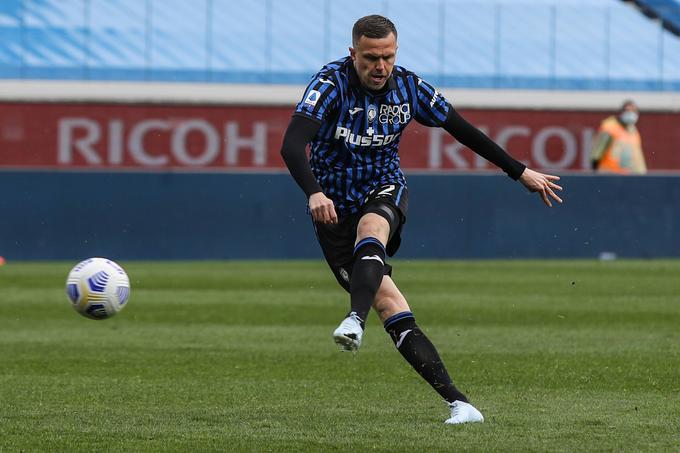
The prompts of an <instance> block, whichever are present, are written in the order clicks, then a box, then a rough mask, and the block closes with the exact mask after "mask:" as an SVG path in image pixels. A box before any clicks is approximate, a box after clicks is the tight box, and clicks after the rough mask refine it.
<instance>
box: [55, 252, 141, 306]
mask: <svg viewBox="0 0 680 453" xmlns="http://www.w3.org/2000/svg"><path fill="white" fill-rule="evenodd" d="M66 295H67V296H68V299H69V300H70V301H71V306H72V307H73V309H74V310H75V311H77V312H78V313H80V314H81V315H83V316H85V317H86V318H90V319H106V318H110V317H111V316H113V315H115V314H116V313H118V312H119V311H121V310H122V309H123V308H124V307H125V304H126V303H127V301H128V298H129V297H130V279H129V278H128V276H127V274H126V273H125V271H124V270H123V268H122V267H120V266H119V265H118V264H116V263H115V262H113V261H111V260H109V259H106V258H90V259H87V260H85V261H81V262H80V263H78V264H76V265H75V267H74V268H73V269H71V272H70V273H69V274H68V278H67V279H66Z"/></svg>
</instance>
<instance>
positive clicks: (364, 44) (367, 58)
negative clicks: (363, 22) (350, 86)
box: [349, 33, 397, 90]
mask: <svg viewBox="0 0 680 453" xmlns="http://www.w3.org/2000/svg"><path fill="white" fill-rule="evenodd" d="M349 53H350V55H351V56H352V60H353V61H354V69H356V71H357V74H358V75H359V80H360V81H361V84H362V85H363V86H364V87H366V88H369V89H371V90H379V89H381V88H382V87H384V86H385V84H386V83H387V79H388V78H389V77H390V75H391V74H392V68H394V60H395V59H396V57H397V38H396V36H394V33H390V34H389V35H387V36H386V37H384V38H378V39H376V38H367V37H366V36H362V37H361V38H359V42H357V43H356V47H350V48H349Z"/></svg>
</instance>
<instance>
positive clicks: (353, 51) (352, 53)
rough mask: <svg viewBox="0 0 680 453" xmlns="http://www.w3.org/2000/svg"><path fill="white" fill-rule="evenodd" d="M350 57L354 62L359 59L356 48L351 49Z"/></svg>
mask: <svg viewBox="0 0 680 453" xmlns="http://www.w3.org/2000/svg"><path fill="white" fill-rule="evenodd" d="M349 56H350V57H352V61H354V60H356V59H357V52H356V50H354V47H350V48H349Z"/></svg>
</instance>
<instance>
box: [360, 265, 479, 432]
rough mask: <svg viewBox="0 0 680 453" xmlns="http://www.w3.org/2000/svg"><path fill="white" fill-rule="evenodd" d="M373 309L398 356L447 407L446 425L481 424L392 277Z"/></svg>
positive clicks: (380, 291)
mask: <svg viewBox="0 0 680 453" xmlns="http://www.w3.org/2000/svg"><path fill="white" fill-rule="evenodd" d="M374 308H375V310H376V311H377V312H378V315H379V316H380V319H381V320H382V321H383V325H384V326H385V330H386V331H387V333H388V334H389V335H390V337H391V338H392V341H393V342H394V345H395V346H396V348H397V350H398V351H399V353H400V354H401V355H402V356H403V357H404V359H406V361H407V362H408V363H409V364H410V365H411V366H412V367H413V368H414V369H415V370H416V371H417V372H418V374H419V375H420V376H421V377H422V378H423V379H425V380H426V381H427V383H428V384H430V385H431V386H432V388H434V389H435V391H437V393H439V395H441V397H442V398H444V400H445V401H446V402H447V403H448V404H449V407H450V408H451V417H450V418H448V419H447V420H446V422H445V423H447V424H454V425H455V424H461V423H476V422H483V421H484V417H483V416H482V414H481V412H479V411H478V410H477V409H476V408H475V407H474V406H473V405H472V404H470V402H469V401H468V399H467V397H466V396H465V395H464V394H463V393H462V392H461V391H460V390H458V389H457V388H456V386H455V385H454V384H453V382H452V381H451V377H450V376H449V373H448V372H447V371H446V367H445V366H444V362H442V360H441V358H440V357H439V353H438V352H437V349H436V348H435V347H434V345H433V344H432V342H430V340H429V339H428V338H427V336H426V335H425V333H424V332H423V331H422V330H420V328H419V327H418V325H417V324H416V319H415V317H414V316H413V313H411V311H410V308H409V306H408V303H407V302H406V299H405V298H404V296H403V295H402V294H401V291H399V288H397V286H396V285H395V284H394V281H392V278H391V277H389V276H385V277H384V278H383V281H382V284H381V285H380V289H379V290H378V293H377V295H376V300H375V305H374Z"/></svg>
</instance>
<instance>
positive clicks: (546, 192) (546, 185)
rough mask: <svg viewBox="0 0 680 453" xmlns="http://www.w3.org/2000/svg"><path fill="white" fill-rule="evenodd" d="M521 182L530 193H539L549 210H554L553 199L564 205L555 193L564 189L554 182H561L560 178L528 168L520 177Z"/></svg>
mask: <svg viewBox="0 0 680 453" xmlns="http://www.w3.org/2000/svg"><path fill="white" fill-rule="evenodd" d="M519 180H520V182H521V183H522V184H524V187H526V188H527V189H529V191H530V192H538V193H539V194H540V195H541V198H542V199H543V203H545V204H546V205H547V206H548V207H549V208H552V203H551V202H550V199H551V198H552V199H553V200H555V201H557V202H559V203H562V199H561V198H560V197H559V196H557V194H556V193H555V190H560V191H561V190H562V187H560V186H558V185H557V184H555V183H554V182H553V181H559V180H560V177H559V176H555V175H546V174H543V173H539V172H537V171H534V170H532V169H530V168H528V167H527V168H525V169H524V172H523V173H522V176H520V177H519Z"/></svg>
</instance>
